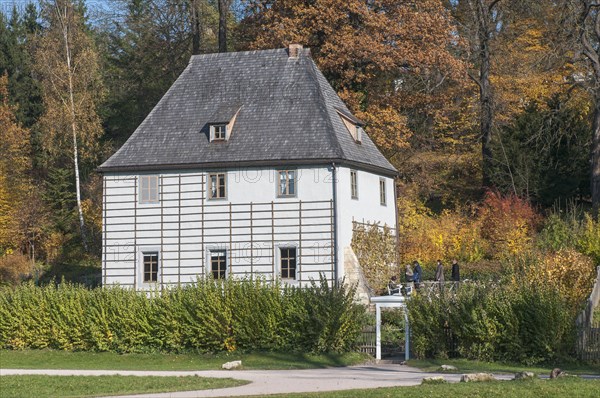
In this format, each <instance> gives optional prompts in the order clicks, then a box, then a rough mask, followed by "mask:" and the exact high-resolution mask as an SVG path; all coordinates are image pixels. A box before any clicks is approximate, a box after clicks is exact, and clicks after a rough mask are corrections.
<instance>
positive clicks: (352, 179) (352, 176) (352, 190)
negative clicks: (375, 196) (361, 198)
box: [350, 169, 358, 200]
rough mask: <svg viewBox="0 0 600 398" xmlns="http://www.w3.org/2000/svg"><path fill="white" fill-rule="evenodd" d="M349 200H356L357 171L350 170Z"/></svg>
mask: <svg viewBox="0 0 600 398" xmlns="http://www.w3.org/2000/svg"><path fill="white" fill-rule="evenodd" d="M350 198H351V199H354V200H358V170H352V169H351V170H350Z"/></svg>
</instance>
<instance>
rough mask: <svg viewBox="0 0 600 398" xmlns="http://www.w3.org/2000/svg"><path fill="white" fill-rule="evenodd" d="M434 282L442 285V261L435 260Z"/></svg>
mask: <svg viewBox="0 0 600 398" xmlns="http://www.w3.org/2000/svg"><path fill="white" fill-rule="evenodd" d="M435 281H436V282H439V283H440V284H442V283H444V266H443V265H442V260H437V268H436V269H435Z"/></svg>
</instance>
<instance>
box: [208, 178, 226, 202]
mask: <svg viewBox="0 0 600 398" xmlns="http://www.w3.org/2000/svg"><path fill="white" fill-rule="evenodd" d="M208 198H209V199H225V198H227V174H225V173H212V174H209V176H208Z"/></svg>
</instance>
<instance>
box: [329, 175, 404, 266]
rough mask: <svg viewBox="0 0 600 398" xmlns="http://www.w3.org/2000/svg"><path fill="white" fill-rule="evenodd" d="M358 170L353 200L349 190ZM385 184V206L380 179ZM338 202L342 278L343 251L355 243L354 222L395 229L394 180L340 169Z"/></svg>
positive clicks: (339, 254)
mask: <svg viewBox="0 0 600 398" xmlns="http://www.w3.org/2000/svg"><path fill="white" fill-rule="evenodd" d="M351 170H356V171H357V173H358V175H357V177H358V178H357V180H358V181H357V182H358V184H357V185H358V199H352V197H351V191H350V171H351ZM380 178H383V179H384V180H385V183H386V192H385V194H386V205H385V206H383V205H381V201H380V198H379V179H380ZM337 181H338V184H337V191H338V192H337V199H338V217H339V218H338V231H339V232H338V259H339V263H340V277H341V276H342V275H343V272H344V270H343V261H344V249H345V248H346V247H349V246H350V243H351V242H352V220H353V219H354V220H355V221H360V222H365V223H377V222H378V223H380V225H386V224H387V225H388V226H390V227H394V228H395V227H396V204H395V199H394V189H395V187H394V179H393V178H390V177H384V176H380V175H377V174H374V173H371V172H367V171H362V170H357V169H352V168H349V167H345V166H342V167H339V168H338V170H337Z"/></svg>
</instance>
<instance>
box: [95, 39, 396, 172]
mask: <svg viewBox="0 0 600 398" xmlns="http://www.w3.org/2000/svg"><path fill="white" fill-rule="evenodd" d="M338 112H341V113H343V114H345V115H346V116H348V115H349V116H350V117H353V116H352V114H351V113H350V111H349V110H348V108H347V107H346V105H345V104H344V103H343V102H342V100H341V99H340V98H339V97H338V96H337V94H336V93H335V91H334V90H333V88H332V87H331V86H330V85H329V83H328V82H327V80H326V79H325V77H324V76H323V74H322V73H321V72H320V71H319V69H318V68H317V66H316V65H315V63H314V62H313V60H312V58H310V51H309V50H308V49H301V50H300V52H299V57H297V58H290V57H289V56H288V50H287V49H277V50H266V51H247V52H237V53H221V54H207V55H195V56H192V58H191V60H190V63H189V64H188V66H187V67H186V69H185V70H184V71H183V72H182V74H181V75H180V76H179V78H178V79H177V81H175V83H173V85H172V86H171V88H170V89H169V91H167V93H166V94H165V95H164V97H163V98H162V99H161V100H160V101H159V103H158V104H157V105H156V106H155V107H154V109H153V110H152V112H150V114H149V115H148V116H147V117H146V119H145V120H144V121H143V122H142V124H140V126H139V127H138V128H137V129H136V131H135V132H134V133H133V134H132V135H131V137H130V138H129V139H128V140H127V142H126V143H125V144H124V145H123V146H122V147H121V148H120V149H119V150H118V151H117V152H116V153H115V154H114V155H113V156H112V157H111V158H110V159H108V160H107V161H106V162H105V163H104V164H102V165H101V166H100V170H101V171H104V172H108V171H123V170H131V171H142V170H163V169H181V168H197V167H199V168H207V167H241V166H269V165H283V164H288V165H303V164H324V163H330V162H337V163H342V164H349V165H354V166H355V167H359V168H364V169H368V170H372V171H375V172H378V173H381V174H384V175H390V176H393V175H395V174H396V173H397V171H396V169H395V168H394V167H393V166H392V165H391V164H390V163H389V162H388V161H387V160H386V159H385V157H384V156H383V155H382V154H381V153H380V152H379V150H378V149H377V148H376V147H375V145H374V144H373V142H372V141H371V140H370V138H369V137H368V136H367V135H366V134H363V135H362V143H357V142H355V141H354V139H353V138H352V136H351V135H350V133H349V132H348V130H347V128H346V127H345V125H344V123H343V122H342V119H341V117H340V114H339V113H338ZM236 113H237V117H236V120H235V124H234V126H233V129H232V131H231V137H230V139H229V140H228V141H226V142H212V143H211V142H210V140H209V136H210V134H209V124H210V123H218V122H228V121H229V120H230V119H231V118H232V117H233V116H234V115H235V114H236ZM355 119H356V118H355ZM356 121H357V122H359V121H358V119H356Z"/></svg>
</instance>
